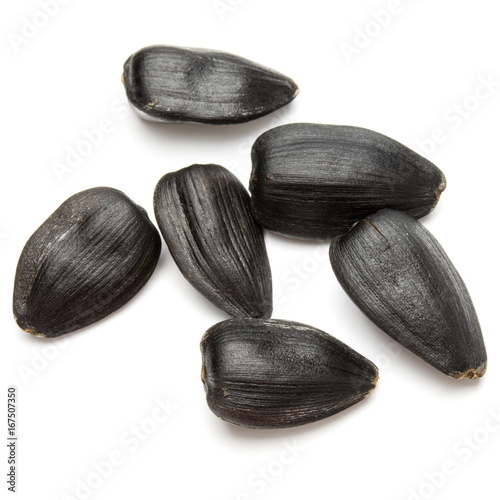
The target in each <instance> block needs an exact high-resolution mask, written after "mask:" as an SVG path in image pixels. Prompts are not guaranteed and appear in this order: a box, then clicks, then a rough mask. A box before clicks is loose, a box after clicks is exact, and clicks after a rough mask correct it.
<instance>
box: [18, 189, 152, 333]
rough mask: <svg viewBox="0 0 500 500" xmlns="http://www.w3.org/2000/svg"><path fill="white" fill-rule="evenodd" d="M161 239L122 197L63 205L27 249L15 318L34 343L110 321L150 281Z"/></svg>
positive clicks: (99, 192)
mask: <svg viewBox="0 0 500 500" xmlns="http://www.w3.org/2000/svg"><path fill="white" fill-rule="evenodd" d="M160 251H161V238H160V235H159V233H158V231H157V230H156V228H155V227H154V226H153V224H152V223H151V221H150V220H149V218H148V216H147V213H146V211H145V210H144V209H143V208H141V207H139V206H138V205H136V204H135V203H134V202H133V201H132V200H131V199H130V198H128V197H127V196H126V195H125V194H124V193H122V192H121V191H117V190H116V189H112V188H107V187H98V188H94V189H88V190H86V191H82V192H80V193H77V194H75V195H74V196H72V197H70V198H68V199H67V200H66V201H65V202H64V203H63V204H62V205H61V206H60V207H59V208H58V209H57V210H56V211H55V212H54V213H53V214H52V215H51V216H50V217H49V218H48V219H47V220H46V221H45V222H44V223H43V224H42V225H41V226H40V227H39V228H38V229H37V230H36V231H35V233H33V235H32V236H31V238H30V239H29V240H28V242H27V243H26V245H25V247H24V249H23V251H22V253H21V257H20V258H19V263H18V265H17V271H16V278H15V284H14V317H15V319H16V321H17V324H18V325H19V327H20V328H22V329H23V330H25V331H27V332H29V333H31V334H33V335H36V336H37V337H58V336H59V335H62V334H64V333H69V332H72V331H75V330H78V329H80V328H83V327H85V326H88V325H90V324H92V323H95V322H96V321H99V320H100V319H102V318H104V317H105V316H108V315H109V314H111V313H112V312H114V311H116V310H117V309H119V308H120V307H121V306H123V305H124V304H125V303H127V302H128V301H129V300H130V299H131V298H132V297H133V296H134V295H135V294H136V293H137V292H138V291H139V290H140V289H141V288H142V287H143V286H144V285H145V284H146V282H147V281H148V280H149V278H150V276H151V274H152V273H153V271H154V269H155V267H156V264H157V262H158V258H159V256H160Z"/></svg>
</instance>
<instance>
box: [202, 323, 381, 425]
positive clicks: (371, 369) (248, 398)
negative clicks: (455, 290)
mask: <svg viewBox="0 0 500 500" xmlns="http://www.w3.org/2000/svg"><path fill="white" fill-rule="evenodd" d="M201 351H202V358H203V361H202V362H203V367H202V382H203V384H204V386H205V391H206V395H207V403H208V406H209V407H210V409H211V410H212V411H213V413H215V415H217V416H218V417H220V418H222V419H223V420H226V421H227V422H231V423H232V424H236V425H240V426H243V427H250V428H255V429H274V428H281V427H293V426H297V425H303V424H307V423H310V422H315V421H317V420H320V419H323V418H326V417H329V416H330V415H333V414H335V413H338V412H340V411H342V410H344V409H346V408H348V407H349V406H352V405H354V404H355V403H357V402H359V401H361V400H362V399H364V398H365V397H366V396H368V394H370V393H371V392H372V391H373V390H374V388H375V385H376V383H377V380H378V370H377V367H376V366H375V365H374V364H373V363H372V362H370V361H369V360H367V359H366V358H364V357H363V356H361V355H360V354H358V353H357V352H356V351H354V350H353V349H351V348H350V347H348V346H347V345H345V344H343V343H342V342H340V341H339V340H337V339H335V338H334V337H332V336H330V335H328V334H327V333H325V332H322V331H321V330H318V329H316V328H313V327H311V326H307V325H304V324H301V323H294V322H291V321H282V320H261V319H247V320H228V321H223V322H222V323H218V324H217V325H215V326H213V327H212V328H210V329H209V330H208V331H207V332H206V333H205V335H204V336H203V339H202V341H201Z"/></svg>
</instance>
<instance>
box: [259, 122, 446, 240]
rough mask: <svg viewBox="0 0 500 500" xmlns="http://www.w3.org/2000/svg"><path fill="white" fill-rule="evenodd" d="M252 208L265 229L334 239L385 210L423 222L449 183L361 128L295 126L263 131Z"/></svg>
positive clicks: (423, 161)
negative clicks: (399, 211) (407, 215)
mask: <svg viewBox="0 0 500 500" xmlns="http://www.w3.org/2000/svg"><path fill="white" fill-rule="evenodd" d="M252 164H253V171H252V176H251V179H250V192H251V194H252V210H253V213H254V215H255V217H256V219H257V221H258V222H259V223H260V224H261V225H262V226H263V227H265V228H266V229H270V230H271V231H276V232H278V233H282V234H285V235H288V236H295V237H299V238H315V239H327V238H332V237H334V236H338V235H340V234H343V233H345V232H346V231H348V230H349V228H350V227H351V226H352V224H354V223H355V222H357V221H358V220H360V219H362V218H363V217H366V216H368V215H370V214H372V213H374V212H376V211H377V210H380V209H383V208H394V209H398V210H402V211H404V212H407V213H408V214H410V215H412V216H413V217H416V218H419V217H423V216H424V215H427V214H428V213H429V212H430V211H431V210H432V209H433V208H434V206H435V205H436V204H437V202H438V200H439V196H440V194H441V192H442V191H443V190H444V188H445V186H446V180H445V177H444V175H443V173H442V172H441V171H440V170H439V169H438V168H437V167H436V166H435V165H433V164H432V163H431V162H430V161H428V160H426V159H425V158H423V157H422V156H420V155H418V154H417V153H415V152H414V151H412V150H411V149H409V148H407V147H406V146H403V145H402V144H400V143H399V142H396V141H395V140H393V139H390V138H389V137H386V136H384V135H382V134H379V133H377V132H372V131H371V130H366V129H362V128H358V127H346V126H336V125H318V124H311V123H294V124H290V125H283V126H281V127H277V128H274V129H272V130H269V131H267V132H265V133H264V134H262V135H261V136H260V137H259V138H258V139H257V140H256V141H255V143H254V145H253V148H252Z"/></svg>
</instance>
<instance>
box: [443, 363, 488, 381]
mask: <svg viewBox="0 0 500 500" xmlns="http://www.w3.org/2000/svg"><path fill="white" fill-rule="evenodd" d="M486 368H487V363H486V362H485V363H482V364H481V365H479V366H478V367H477V368H471V369H470V370H467V371H465V372H461V373H453V374H451V376H452V377H453V378H455V379H457V380H461V379H464V378H470V379H476V378H481V377H482V376H483V375H484V374H485V373H486Z"/></svg>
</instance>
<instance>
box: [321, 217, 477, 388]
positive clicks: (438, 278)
mask: <svg viewBox="0 0 500 500" xmlns="http://www.w3.org/2000/svg"><path fill="white" fill-rule="evenodd" d="M330 259H331V263H332V267H333V270H334V272H335V274H336V276H337V279H338V280H339V282H340V284H341V285H342V287H343V288H344V290H345V291H346V292H347V294H348V295H349V297H351V299H352V300H353V301H354V302H355V303H356V304H357V305H358V307H359V308H360V309H361V310H362V311H363V312H364V313H365V314H366V315H367V316H368V317H369V318H370V319H371V320H372V321H373V322H374V323H375V324H376V325H377V326H379V327H380V328H381V329H382V330H384V331H385V332H386V333H387V334H389V335H390V336H391V337H393V338H394V339H395V340H397V341H398V342H399V343H400V344H402V345H403V346H405V347H406V348H407V349H409V350H410V351H412V352H413V353H415V354H416V355H417V356H420V357H421V358H422V359H423V360H424V361H426V362H427V363H429V364H430V365H431V366H433V367H434V368H436V369H438V370H440V371H441V372H443V373H445V374H446V375H449V376H450V377H453V378H457V379H461V378H465V377H467V378H477V377H482V376H483V375H484V373H485V371H486V366H487V358H486V349H485V346H484V341H483V336H482V333H481V327H480V325H479V321H478V318H477V315H476V312H475V310H474V306H473V304H472V300H471V298H470V296H469V293H468V291H467V288H466V286H465V284H464V282H463V281H462V278H461V277H460V275H459V274H458V272H457V270H456V269H455V267H454V266H453V264H452V263H451V261H450V259H449V258H448V256H447V255H446V253H445V251H444V250H443V248H442V247H441V245H440V244H439V243H438V241H437V240H436V239H435V238H434V236H432V234H431V233H430V232H429V231H428V230H427V229H426V228H425V227H424V226H423V225H422V224H420V223H419V222H418V221H416V220H415V219H413V218H412V217H410V216H409V215H407V214H404V213H402V212H399V211H396V210H381V211H380V212H377V213H376V214H374V215H371V216H369V217H367V218H366V219H364V220H363V221H361V222H359V223H358V224H357V225H356V226H355V227H353V228H352V230H351V231H350V232H349V233H348V234H346V235H344V236H341V237H338V238H336V239H335V240H334V241H333V242H332V245H331V247H330Z"/></svg>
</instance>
